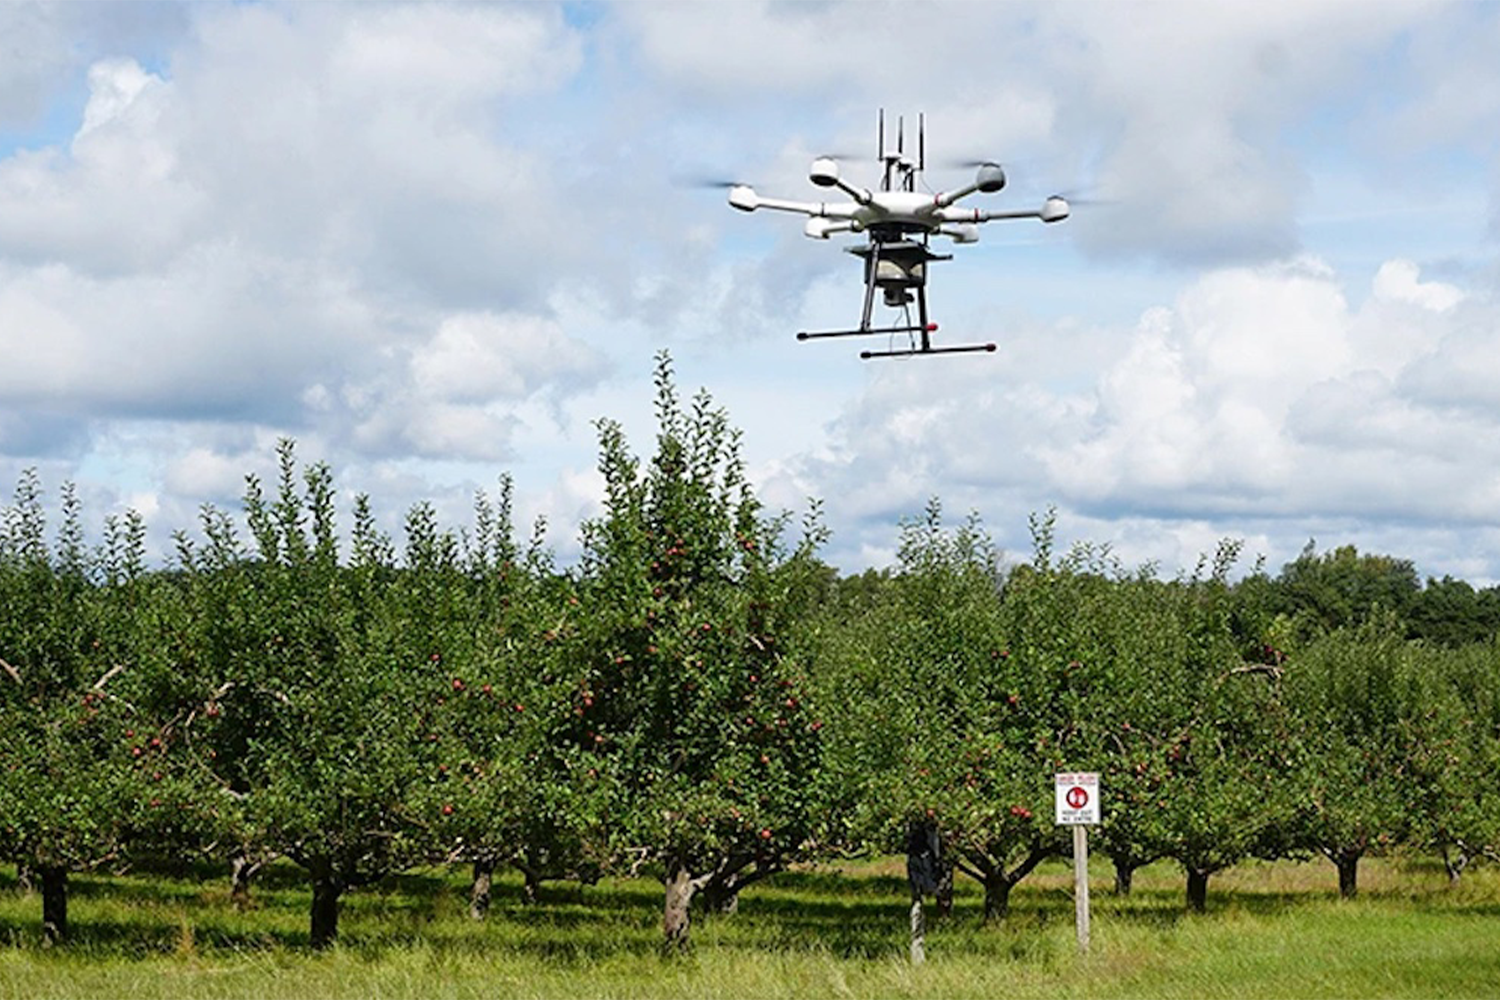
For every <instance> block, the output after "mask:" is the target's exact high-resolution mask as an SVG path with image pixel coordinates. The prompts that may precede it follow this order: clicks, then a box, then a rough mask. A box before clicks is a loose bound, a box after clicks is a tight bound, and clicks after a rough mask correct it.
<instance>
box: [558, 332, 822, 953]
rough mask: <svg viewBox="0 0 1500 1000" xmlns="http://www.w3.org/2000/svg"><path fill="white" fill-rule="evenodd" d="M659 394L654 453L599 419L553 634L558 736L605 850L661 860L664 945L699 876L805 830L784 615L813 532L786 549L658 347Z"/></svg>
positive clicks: (803, 703) (724, 423)
mask: <svg viewBox="0 0 1500 1000" xmlns="http://www.w3.org/2000/svg"><path fill="white" fill-rule="evenodd" d="M656 391H657V397H656V418H657V425H658V433H657V440H656V452H655V455H654V456H653V457H652V458H651V460H650V461H649V462H648V463H645V464H644V465H643V464H642V463H641V462H640V461H639V460H638V459H637V458H636V457H635V456H633V455H632V454H631V453H630V450H629V448H628V446H627V443H626V440H625V436H624V433H623V431H622V430H621V428H620V427H619V425H617V424H615V423H612V422H610V421H602V422H601V423H600V425H599V427H600V450H601V455H600V464H599V470H600V473H601V475H602V476H603V479H604V491H605V492H604V511H603V513H602V514H601V516H600V517H598V518H597V519H595V520H593V521H591V522H589V523H588V524H587V525H586V526H585V527H584V531H583V560H582V564H581V567H580V571H579V597H580V600H581V601H582V605H583V610H584V614H583V616H582V618H581V620H580V622H579V625H578V627H577V630H576V632H572V633H570V634H569V635H567V636H565V637H564V638H565V639H567V640H568V641H570V643H571V647H570V648H571V649H572V650H573V664H574V670H575V673H576V677H575V678H574V683H575V684H576V691H577V708H578V709H579V711H577V712H576V714H574V715H573V716H572V718H571V722H570V724H569V726H568V727H567V729H566V730H565V731H564V732H563V733H560V734H559V735H560V736H562V737H564V738H565V739H566V742H567V745H568V746H570V747H571V748H573V749H574V750H575V751H576V752H577V753H578V754H579V755H580V756H579V765H580V766H586V767H587V768H588V769H591V770H593V771H594V772H595V773H597V774H599V775H600V776H601V777H602V780H605V781H607V782H608V783H609V785H610V786H611V788H612V792H611V795H612V796H613V799H614V802H615V816H616V817H617V818H616V820H615V822H614V829H613V831H612V832H613V838H612V839H613V842H614V852H615V855H616V857H618V858H622V859H630V860H632V861H633V863H635V864H647V863H649V864H651V865H653V866H656V867H657V869H658V870H659V871H660V874H661V877H662V879H663V882H664V885H665V890H666V891H665V900H664V909H663V932H664V939H665V942H666V944H667V946H668V948H669V949H673V950H676V949H680V948H683V947H685V946H686V945H687V943H688V940H689V931H690V912H691V911H690V907H691V904H692V900H693V897H694V896H695V895H696V894H697V893H698V892H699V891H700V890H703V889H705V888H709V887H711V886H713V887H716V891H717V892H719V893H720V894H725V895H732V894H733V893H734V892H735V891H736V890H737V889H738V888H739V887H741V886H743V885H746V884H748V883H749V882H751V881H753V880H754V879H756V878H760V877H764V875H766V874H769V873H771V872H774V871H777V870H779V869H780V868H782V867H784V866H785V865H786V864H787V863H789V862H790V861H792V860H794V859H796V858H799V857H801V856H803V854H804V853H805V851H806V850H807V849H808V845H809V844H810V843H811V841H812V840H813V838H814V837H815V836H816V831H817V828H818V823H819V814H818V810H817V809H816V808H815V805H816V798H815V794H816V782H817V779H818V773H819V767H818V765H819V760H820V756H821V749H820V742H821V737H820V736H819V732H818V730H819V725H818V721H817V719H816V717H815V715H814V714H813V713H812V712H811V711H810V709H809V706H808V704H807V692H806V684H805V666H806V665H805V664H804V663H803V662H801V660H800V659H799V658H798V656H797V655H796V653H795V651H794V648H795V647H794V643H793V640H794V636H793V635H792V634H791V629H790V627H789V626H790V624H791V622H792V621H793V620H794V618H795V616H796V615H797V614H798V613H799V608H800V606H801V605H800V604H799V601H800V596H799V595H800V594H801V593H802V592H803V588H804V586H805V585H806V581H807V580H809V579H810V578H811V577H813V576H816V575H817V573H816V571H817V570H818V569H819V567H818V566H817V565H816V563H815V561H814V560H813V559H812V558H811V556H812V552H813V549H814V548H815V546H816V544H817V541H818V534H817V532H816V530H814V531H813V532H812V533H810V534H809V536H808V537H807V538H806V539H805V540H804V542H803V543H802V544H801V545H799V546H798V547H797V548H795V549H794V550H792V551H787V550H786V549H785V548H784V547H783V544H782V541H781V536H782V529H783V523H782V519H779V518H773V517H767V516H766V515H765V514H764V513H763V511H762V509H761V505H760V503H759V502H758V501H757V500H756V498H755V495H754V493H753V491H752V489H751V487H750V484H749V483H748V482H747V481H746V479H745V475H744V468H743V462H742V459H741V457H740V451H739V434H738V432H737V431H735V430H734V429H732V428H731V426H730V424H729V421H728V417H727V415H726V414H725V413H724V411H723V410H721V409H718V408H716V407H715V406H714V405H713V403H712V400H711V399H710V398H709V397H708V396H707V394H706V393H701V394H699V395H698V396H697V397H696V398H695V399H694V400H693V402H692V404H691V406H689V407H687V408H684V407H683V405H682V404H681V402H680V401H679V398H678V395H677V392H676V389H675V386H674V384H673V374H672V369H671V363H670V359H669V358H668V357H667V356H666V355H665V354H663V355H660V356H659V357H658V359H657V368H656ZM819 578H820V579H821V577H819Z"/></svg>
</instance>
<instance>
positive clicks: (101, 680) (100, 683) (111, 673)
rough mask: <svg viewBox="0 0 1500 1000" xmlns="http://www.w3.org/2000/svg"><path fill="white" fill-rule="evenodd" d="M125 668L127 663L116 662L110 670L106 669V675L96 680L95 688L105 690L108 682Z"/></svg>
mask: <svg viewBox="0 0 1500 1000" xmlns="http://www.w3.org/2000/svg"><path fill="white" fill-rule="evenodd" d="M124 669H125V664H123V663H116V664H115V665H114V666H112V667H110V668H109V669H108V670H106V671H105V672H104V676H103V677H100V678H99V679H98V680H97V681H95V682H94V690H95V691H103V690H104V685H106V684H108V683H109V682H110V681H111V680H113V679H114V678H115V677H117V676H119V674H120V672H121V671H123V670H124Z"/></svg>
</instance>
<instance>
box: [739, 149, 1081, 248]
mask: <svg viewBox="0 0 1500 1000" xmlns="http://www.w3.org/2000/svg"><path fill="white" fill-rule="evenodd" d="M883 159H885V160H886V162H887V163H889V164H891V165H892V166H894V167H896V168H897V170H898V171H900V172H901V173H903V174H912V173H915V172H916V170H917V167H916V166H915V165H914V164H912V163H911V161H909V160H907V159H905V158H904V157H902V156H901V155H900V154H899V153H887V154H886V155H885V156H884V157H883ZM808 179H809V180H811V181H812V182H813V183H814V184H817V185H818V186H820V187H834V188H838V189H839V190H840V191H842V192H844V193H845V194H847V195H848V196H849V197H850V198H851V199H853V200H852V201H837V202H827V201H824V202H812V201H789V200H787V199H785V198H764V197H761V196H760V195H759V194H757V193H756V192H755V189H754V188H753V187H751V186H750V185H748V184H736V185H735V186H734V187H732V188H730V189H729V204H731V205H733V206H734V207H735V208H737V209H739V210H740V211H742V212H753V211H755V210H756V209H758V208H769V209H774V210H775V211H778V212H796V213H798V214H800V215H806V216H808V217H809V218H808V220H807V226H806V227H805V232H806V233H807V235H808V236H811V237H813V238H814V239H823V240H826V239H827V238H828V237H829V236H831V235H833V234H834V233H862V232H864V231H865V230H867V229H870V228H871V227H874V226H898V227H900V228H901V229H902V230H904V231H906V232H924V233H929V234H932V235H936V236H948V237H951V238H952V239H953V241H954V242H955V243H973V242H975V241H976V240H978V239H979V231H978V224H979V223H982V222H993V221H996V220H998V219H1040V220H1041V221H1043V222H1061V221H1062V220H1063V219H1066V218H1067V217H1068V214H1069V209H1068V201H1067V199H1066V198H1063V197H1062V196H1061V195H1053V196H1052V197H1051V198H1048V199H1047V200H1046V201H1044V202H1042V207H1041V208H1035V209H1023V210H1019V211H1014V210H1013V211H1006V212H991V211H985V210H984V209H979V208H962V207H958V202H959V200H960V199H962V198H967V197H968V196H969V195H971V194H974V193H975V192H980V193H982V194H993V193H994V192H996V191H999V190H1000V189H1001V188H1003V187H1005V171H1004V170H1003V169H1002V168H1001V166H1000V164H998V163H982V164H980V165H979V170H978V173H977V174H976V175H975V177H974V180H973V182H972V183H969V184H966V185H964V186H963V187H961V188H959V189H957V190H956V191H946V192H942V193H940V194H936V195H929V194H923V193H920V192H917V191H912V190H903V189H897V190H879V191H870V190H868V189H866V188H858V187H855V186H854V185H852V184H850V183H849V182H848V181H846V180H844V179H843V178H842V177H840V176H839V165H838V161H837V160H834V159H833V158H832V157H827V156H820V157H818V158H817V159H816V160H814V161H813V163H812V168H811V169H810V170H809V171H808Z"/></svg>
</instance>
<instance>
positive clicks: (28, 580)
mask: <svg viewBox="0 0 1500 1000" xmlns="http://www.w3.org/2000/svg"><path fill="white" fill-rule="evenodd" d="M61 509H62V521H61V524H60V526H59V528H58V531H57V535H56V538H55V540H54V539H49V538H48V535H47V529H46V516H45V512H44V504H43V495H42V490H41V486H40V483H39V481H38V479H37V478H36V476H35V475H34V474H33V473H28V474H26V475H25V476H23V477H22V479H21V481H20V483H19V485H18V487H17V489H16V493H15V498H14V502H13V503H12V504H11V505H9V506H7V507H5V508H3V510H0V670H3V675H0V718H3V719H4V723H5V732H6V739H5V740H4V742H3V743H0V853H3V854H4V855H5V856H8V857H10V858H11V859H13V860H14V861H16V863H17V864H18V865H20V866H22V867H23V868H25V869H26V870H28V871H29V872H31V873H32V874H33V875H34V876H35V877H36V878H37V880H38V881H39V882H40V887H41V893H42V925H43V930H44V934H45V936H46V939H47V940H48V941H52V942H57V941H62V940H64V939H66V937H67V936H68V929H69V928H68V875H69V873H70V872H76V871H83V870H88V869H90V868H94V867H96V866H98V865H101V864H104V863H107V862H108V863H114V864H122V863H126V862H127V861H128V859H129V858H130V857H131V856H132V854H134V853H136V852H139V851H140V850H142V849H149V848H150V847H152V846H153V845H160V844H161V843H163V842H166V841H169V840H171V839H173V838H176V837H180V836H181V835H183V833H184V831H192V830H194V829H196V826H197V821H198V820H199V818H200V817H201V811H202V803H201V801H200V800H199V797H198V796H195V795H194V794H193V793H194V789H195V786H194V782H193V773H192V769H191V767H190V766H188V765H187V764H186V763H185V760H184V754H183V753H182V732H181V729H180V727H179V726H178V725H176V722H177V720H176V719H174V717H173V716H172V714H171V713H170V711H169V710H168V711H162V710H161V709H162V708H163V704H164V702H165V701H166V699H167V692H168V691H169V689H170V686H171V685H170V683H168V682H165V681H164V680H163V678H164V676H165V673H164V668H165V667H166V666H167V663H168V661H169V660H170V657H171V656H172V655H173V651H172V649H171V648H170V644H169V641H168V640H169V638H170V637H169V636H163V635H159V634H158V631H157V629H156V628H155V619H154V616H153V614H152V606H153V604H154V603H155V600H156V598H155V593H154V592H155V589H156V585H157V583H159V581H153V580H152V579H150V578H148V577H147V576H146V574H145V573H144V537H145V528H144V525H143V524H142V522H141V520H140V518H139V516H138V515H136V514H134V513H131V514H127V515H126V516H125V517H124V518H123V519H111V520H110V521H108V522H107V525H106V544H105V547H104V548H103V549H102V550H99V551H90V550H89V549H88V548H87V547H86V545H85V542H84V528H83V524H82V520H81V507H80V504H79V502H78V498H77V494H76V492H75V491H74V490H73V489H72V487H71V486H64V487H63V489H62V492H61Z"/></svg>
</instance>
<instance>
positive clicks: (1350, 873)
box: [1333, 851, 1359, 899]
mask: <svg viewBox="0 0 1500 1000" xmlns="http://www.w3.org/2000/svg"><path fill="white" fill-rule="evenodd" d="M1333 863H1334V865H1335V866H1337V868H1338V870H1339V896H1340V898H1343V899H1353V898H1354V896H1355V894H1356V893H1357V892H1359V854H1358V853H1357V852H1355V851H1340V852H1339V853H1338V854H1337V855H1336V856H1335V857H1334V859H1333Z"/></svg>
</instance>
